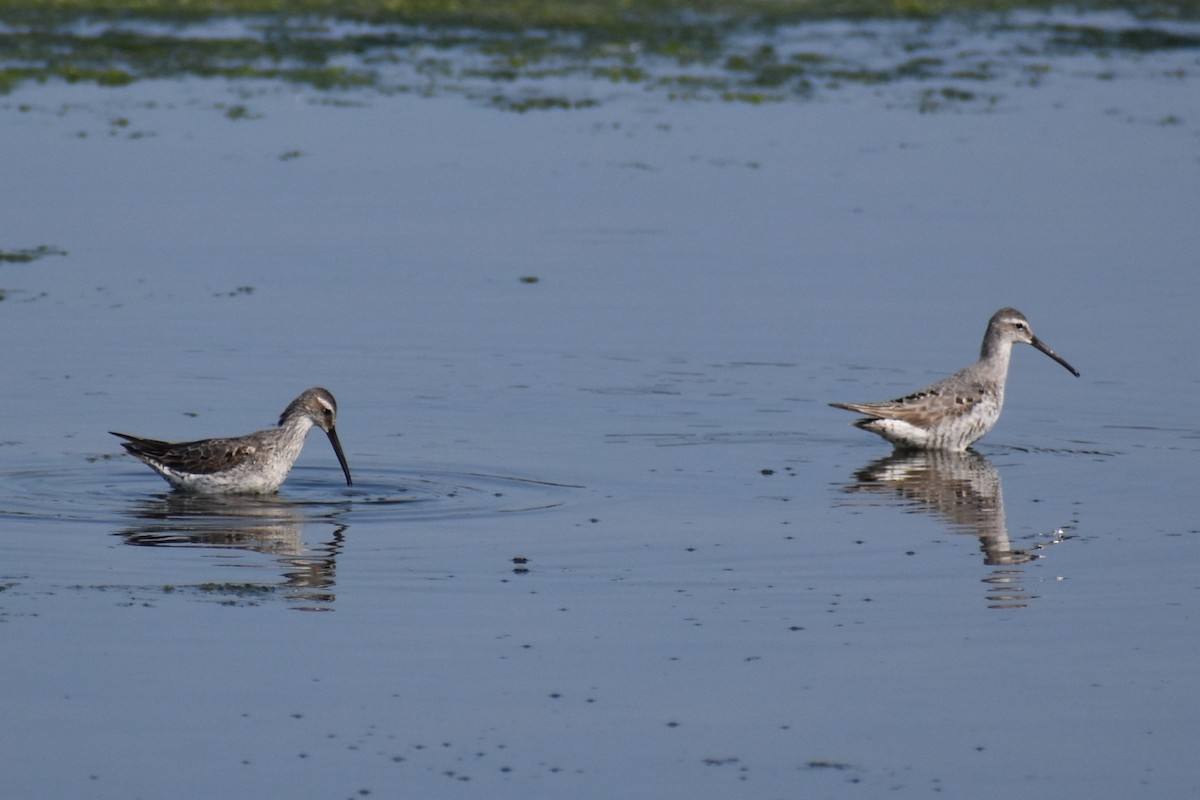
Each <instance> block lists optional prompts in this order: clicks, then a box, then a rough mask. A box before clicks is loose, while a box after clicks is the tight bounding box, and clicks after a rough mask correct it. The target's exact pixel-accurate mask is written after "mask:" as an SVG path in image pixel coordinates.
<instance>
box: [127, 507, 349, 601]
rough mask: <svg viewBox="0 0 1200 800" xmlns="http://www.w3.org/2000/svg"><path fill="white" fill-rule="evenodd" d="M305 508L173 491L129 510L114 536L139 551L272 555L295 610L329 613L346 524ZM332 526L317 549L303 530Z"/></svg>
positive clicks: (324, 510) (282, 586) (324, 512)
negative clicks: (186, 549)
mask: <svg viewBox="0 0 1200 800" xmlns="http://www.w3.org/2000/svg"><path fill="white" fill-rule="evenodd" d="M305 508H306V507H305V506H304V505H302V504H296V503H294V502H288V501H286V500H283V499H281V498H279V497H275V496H242V495H194V494H180V493H177V492H171V493H168V494H164V495H159V496H157V497H154V498H152V499H147V500H141V501H139V502H137V503H135V504H134V505H132V506H130V507H129V508H128V510H127V512H126V513H127V514H128V515H129V516H130V517H133V518H134V519H136V520H137V522H136V524H131V525H127V526H125V527H124V528H122V529H121V530H119V531H117V535H118V536H120V537H122V538H123V539H124V540H125V543H126V544H131V545H139V546H142V547H203V548H223V549H230V550H243V551H248V552H254V553H262V554H264V555H268V556H273V557H274V558H275V559H276V561H277V563H278V564H280V565H281V566H282V567H283V572H282V578H283V580H282V581H281V582H280V583H279V584H278V588H280V589H283V590H285V591H286V593H287V596H288V597H289V598H290V599H293V600H296V601H299V603H300V604H301V605H297V606H296V607H297V608H300V609H302V610H308V611H331V610H332V608H331V607H330V604H332V603H333V601H334V600H335V598H336V594H335V592H334V590H333V588H334V584H335V576H336V568H337V557H338V555H339V554H340V553H341V550H342V539H343V535H344V532H345V530H346V527H347V526H346V525H342V524H339V523H336V522H334V521H333V520H331V519H328V517H327V513H326V512H327V511H328V509H322V512H321V513H319V514H315V515H313V514H305V513H303V512H304V510H305ZM320 524H324V525H331V526H332V527H333V530H332V532H331V533H329V534H327V535H326V536H325V537H323V539H322V541H320V542H319V543H315V544H309V543H306V542H305V540H304V531H305V529H306V528H311V527H312V526H315V525H320Z"/></svg>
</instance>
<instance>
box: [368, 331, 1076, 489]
mask: <svg viewBox="0 0 1200 800" xmlns="http://www.w3.org/2000/svg"><path fill="white" fill-rule="evenodd" d="M1030 344H1031V345H1033V346H1034V347H1036V348H1037V349H1038V350H1041V351H1042V352H1043V353H1045V354H1046V355H1048V356H1050V357H1051V358H1053V359H1054V360H1055V361H1057V362H1058V363H1060V364H1062V365H1063V366H1064V367H1066V368H1067V372H1069V373H1071V374H1072V375H1074V376H1075V377H1076V378H1078V377H1079V370H1077V369H1075V368H1074V367H1072V366H1071V365H1070V364H1068V363H1067V360H1066V359H1065V358H1063V357H1062V356H1060V355H1059V354H1058V353H1056V352H1054V351H1053V350H1051V349H1050V348H1049V347H1047V346H1046V343H1045V342H1043V341H1042V340H1041V339H1039V338H1037V337H1036V336H1034V337H1033V341H1031V342H1030ZM346 477H347V478H349V477H350V473H349V472H347V473H346Z"/></svg>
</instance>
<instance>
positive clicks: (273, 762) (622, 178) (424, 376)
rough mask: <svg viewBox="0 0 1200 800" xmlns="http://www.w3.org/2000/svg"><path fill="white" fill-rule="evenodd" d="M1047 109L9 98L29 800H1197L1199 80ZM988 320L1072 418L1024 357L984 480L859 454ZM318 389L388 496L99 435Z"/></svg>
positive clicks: (1, 496)
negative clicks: (214, 492) (870, 406)
mask: <svg viewBox="0 0 1200 800" xmlns="http://www.w3.org/2000/svg"><path fill="white" fill-rule="evenodd" d="M1084 22H1085V23H1086V24H1088V25H1094V26H1096V27H1097V28H1098V29H1107V28H1112V27H1114V26H1115V27H1117V28H1119V27H1120V26H1122V25H1127V26H1137V27H1139V28H1140V27H1141V26H1143V25H1147V24H1149V23H1143V22H1136V21H1132V20H1129V19H1125V18H1122V17H1096V18H1088V19H1085V20H1084ZM905 24H906V23H881V22H873V23H861V24H858V25H848V24H847V25H843V24H833V23H831V24H828V25H826V26H824V27H818V28H813V29H808V28H804V27H803V26H801V27H799V28H795V29H789V30H786V31H781V32H778V33H777V34H775V35H776V36H779V37H781V39H780V43H777V45H776V46H778V47H781V48H782V47H784V46H786V42H788V41H805V37H810V39H812V40H814V41H815V40H817V39H819V40H820V41H821V42H824V43H825V44H826V46H828V47H833V48H837V47H846V48H851V47H857V48H865V49H866V50H871V49H872V48H879V50H880V51H886V50H888V49H889V48H902V45H903V41H904V40H905V37H906V36H908V35H909V33H908V31H909V28H905V27H904V26H905ZM1039 24H1040V23H1039ZM945 25H946V26H947V27H946V28H944V29H943V28H938V27H937V26H936V25H935V26H934V27H932V28H926V29H925V31H926V34H927V36H926V38H927V40H930V41H934V42H942V43H943V44H944V46H945V47H946V48H949V49H953V50H954V52H956V53H962V52H966V51H970V50H971V49H972V48H975V49H976V50H977V51H979V52H984V51H987V50H988V49H989V48H996V47H1003V46H1004V42H1006V41H1009V40H1006V39H1005V38H1004V36H1005V35H1008V36H1013V37H1018V36H1019V35H1020V34H1015V33H1009V34H1004V35H1001V34H994V35H993V34H989V33H987V32H986V29H979V30H976V29H960V28H958V27H955V24H954V23H945ZM1180 28H1182V29H1183V30H1184V31H1185V33H1187V34H1188V35H1193V36H1194V35H1195V31H1189V30H1187V29H1186V26H1178V27H1177V28H1175V29H1176V30H1178V29H1180ZM814 31H815V32H814ZM838 37H842V38H840V39H839V38H838ZM998 42H999V44H997V43H998ZM806 46H815V45H811V42H810V43H809V44H808V45H806ZM1009 46H1010V47H1011V48H1012V49H1013V50H1015V51H1019V50H1020V47H1019V46H1018V45H1017V44H1012V43H1011V42H1009ZM448 58H451V59H453V54H452V53H451V54H450V55H449V56H448ZM1035 61H1036V63H1035V64H1030V65H1023V64H1020V63H1015V64H1009V65H1008V66H1007V67H1006V68H1005V69H1001V70H999V71H998V75H997V76H995V77H994V78H993V79H992V80H990V81H988V82H987V84H986V86H984V87H983V89H976V90H975V91H976V92H977V94H980V95H981V96H976V97H974V98H973V99H971V100H970V101H969V102H950V100H953V99H955V98H957V97H958V96H957V95H954V94H952V93H949V92H944V93H940V94H937V95H936V96H935V97H934V98H933V99H937V98H944V99H946V100H947V102H945V103H933V102H932V101H931V96H930V94H929V92H928V91H927V90H928V89H929V84H928V82H923V81H921V80H919V79H915V80H912V81H905V80H898V81H892V82H889V83H887V84H885V85H873V84H871V83H854V82H840V83H839V82H838V81H836V80H835V79H833V78H829V79H828V80H826V81H825V82H823V83H821V84H820V85H819V86H818V87H817V89H816V90H815V91H812V92H806V93H803V94H802V95H797V96H796V97H793V98H785V99H782V100H779V99H775V100H771V101H769V102H744V101H739V100H737V99H732V100H731V99H727V98H726V99H722V98H721V97H694V98H680V97H678V96H675V95H673V94H671V93H670V92H668V91H666V90H663V89H656V88H653V87H648V86H643V85H625V84H619V83H612V82H609V81H599V80H598V81H595V82H588V81H579V82H578V83H577V84H575V85H573V86H572V91H575V92H577V93H580V94H582V95H583V96H587V97H589V98H591V99H592V100H594V101H595V102H590V103H587V104H579V107H574V108H565V109H541V110H533V111H528V112H526V113H515V112H512V111H505V110H501V109H498V108H497V107H496V105H495V104H494V103H492V102H488V101H487V100H486V98H487V96H488V91H487V90H486V86H485V87H484V89H479V90H475V89H471V88H470V87H467V89H466V90H462V91H460V90H459V89H460V88H462V87H452V88H451V89H447V90H438V91H429V92H410V91H404V92H379V91H375V90H372V89H361V90H354V89H345V90H339V91H334V92H329V91H324V90H321V89H316V88H312V87H310V86H305V85H302V84H295V83H285V82H278V83H277V82H271V81H258V82H248V81H225V80H215V79H209V80H205V79H199V78H175V79H169V80H144V81H138V82H135V83H133V84H131V85H128V86H122V87H104V86H95V85H87V84H67V83H62V82H56V81H48V82H44V83H32V82H31V83H28V84H22V85H19V86H17V87H15V88H13V90H12V91H11V92H10V93H9V94H7V95H5V96H3V97H2V98H0V150H2V151H3V153H4V156H3V166H2V167H0V174H3V185H4V189H5V191H4V199H3V201H2V203H3V204H2V207H0V212H2V213H0V220H2V221H0V250H2V251H5V252H8V253H13V252H16V251H26V252H27V254H30V255H34V256H40V257H35V258H33V259H32V260H30V261H27V262H24V263H21V262H16V261H14V262H9V263H0V287H2V288H3V291H4V301H3V302H2V303H0V336H2V337H3V342H4V346H3V349H2V350H0V353H2V355H0V370H2V372H3V376H4V377H3V386H4V399H5V402H4V411H3V416H2V417H0V419H2V420H3V424H2V429H0V473H2V474H0V589H2V590H3V591H0V622H2V624H0V642H3V644H2V645H0V649H2V652H3V665H4V666H3V668H2V669H3V673H2V674H3V676H4V685H5V687H6V688H5V689H4V690H3V692H0V708H2V718H3V720H4V724H3V726H0V752H3V753H4V760H5V762H6V766H5V767H4V769H3V776H2V777H0V785H2V786H3V788H4V794H5V795H6V796H11V797H95V798H110V797H111V798H118V797H119V798H132V797H163V796H187V797H213V798H215V797H222V798H227V797H242V796H277V795H284V794H286V795H288V796H292V797H297V798H310V797H311V798H329V797H361V796H375V797H401V796H404V797H433V796H438V797H451V796H455V797H457V796H463V797H518V796H519V797H523V798H531V797H546V798H550V797H554V798H558V797H616V796H624V797H650V796H653V797H693V798H696V797H714V798H715V797H732V796H737V797H797V796H812V797H871V796H880V795H881V794H883V793H885V792H886V793H887V794H889V795H891V796H903V797H908V796H924V795H928V794H934V793H939V792H940V793H942V794H944V795H945V796H953V797H1010V796H1025V797H1088V798H1097V797H1133V796H1153V797H1182V796H1190V795H1192V794H1193V793H1195V792H1196V791H1197V790H1198V789H1200V775H1198V773H1197V769H1196V766H1195V754H1196V752H1197V749H1198V747H1200V680H1198V679H1197V675H1196V670H1195V664H1196V661H1197V658H1198V656H1200V646H1198V642H1197V632H1198V628H1197V625H1198V622H1197V620H1198V615H1200V583H1198V581H1197V578H1196V564H1197V559H1198V558H1200V523H1198V521H1197V504H1196V501H1195V500H1194V497H1193V495H1194V492H1193V488H1192V485H1193V483H1194V481H1193V479H1192V476H1193V474H1194V471H1195V468H1196V465H1197V453H1198V451H1200V425H1197V423H1196V422H1195V419H1194V414H1193V412H1192V409H1191V407H1190V406H1191V401H1192V399H1193V398H1194V397H1195V395H1196V392H1197V388H1198V386H1197V382H1198V380H1197V379H1198V375H1200V370H1198V367H1200V360H1198V358H1197V355H1196V344H1197V340H1198V333H1200V327H1198V325H1197V322H1196V315H1195V307H1196V303H1197V299H1198V298H1200V269H1198V267H1200V263H1198V258H1200V224H1197V220H1198V217H1197V209H1200V92H1198V91H1197V86H1198V84H1197V76H1198V73H1200V56H1198V52H1197V50H1196V49H1195V48H1194V47H1174V48H1166V49H1163V50H1154V51H1149V52H1147V51H1136V52H1126V51H1121V50H1114V51H1107V50H1106V51H1104V52H1087V53H1066V54H1061V55H1051V56H1045V57H1039V58H1038V59H1036V60H1035ZM572 80H579V79H578V78H577V77H575V78H572ZM941 85H942V84H937V86H939V87H940V86H941ZM939 92H940V89H939ZM982 95H986V97H983V96H982ZM231 110H234V111H235V112H236V113H231ZM41 247H44V248H47V249H46V250H41V251H38V250H37V248H41ZM535 279H536V280H535ZM1006 305H1012V306H1015V307H1017V308H1019V309H1021V310H1022V311H1023V312H1025V313H1026V315H1027V316H1028V317H1029V318H1030V320H1031V322H1032V325H1033V328H1034V330H1035V331H1036V332H1037V333H1038V334H1039V335H1040V336H1041V337H1042V338H1043V339H1045V340H1046V341H1047V342H1048V343H1049V344H1050V345H1051V346H1052V347H1054V348H1055V349H1056V350H1057V351H1058V352H1059V353H1061V354H1062V355H1063V356H1064V357H1065V358H1067V359H1068V360H1069V361H1071V362H1072V363H1073V364H1074V365H1075V366H1076V367H1078V368H1079V370H1080V371H1081V373H1082V377H1081V378H1079V379H1076V378H1073V377H1072V376H1071V375H1069V374H1068V373H1067V372H1066V371H1064V370H1063V369H1062V368H1061V367H1059V366H1058V365H1056V364H1054V363H1053V362H1052V361H1050V360H1049V359H1047V358H1045V357H1044V356H1042V355H1040V354H1039V353H1037V352H1036V351H1034V350H1033V349H1031V348H1025V347H1020V348H1018V349H1017V350H1016V352H1015V354H1014V361H1013V365H1012V370H1011V374H1010V384H1009V390H1008V397H1007V404H1006V408H1005V411H1004V415H1003V417H1002V418H1001V421H1000V423H999V425H998V426H997V427H996V429H995V430H993V432H992V433H991V434H990V435H989V436H988V437H987V438H985V439H984V440H983V441H982V442H981V443H980V444H979V446H978V447H977V451H978V453H977V454H976V455H969V456H965V457H960V458H952V457H947V458H938V459H915V460H914V459H909V460H888V459H887V457H888V456H889V453H890V449H889V447H888V446H887V444H886V443H885V442H883V441H882V440H880V439H878V438H876V437H873V436H870V435H868V434H866V433H863V432H860V431H857V430H855V429H854V428H852V427H851V426H850V425H849V422H850V421H851V420H852V419H853V417H851V416H850V415H848V414H846V413H845V412H841V411H838V410H835V409H831V408H829V407H828V406H827V405H826V404H827V403H828V402H829V401H834V400H880V399H886V398H889V397H894V396H898V395H901V394H904V393H906V392H907V391H909V390H911V389H915V388H918V387H920V386H922V385H924V384H926V383H929V382H930V381H932V380H934V379H936V378H939V377H942V376H944V375H946V374H948V373H949V372H951V371H952V370H954V369H957V368H959V367H962V366H965V365H966V364H968V363H970V362H971V361H972V360H974V359H975V358H976V356H977V354H978V348H979V342H980V339H981V337H982V334H983V329H984V325H985V323H986V321H987V319H988V317H989V315H990V314H991V313H992V312H994V311H995V310H996V309H997V308H999V307H1001V306H1006ZM312 385H323V386H326V387H328V388H329V389H330V390H332V391H333V392H334V394H335V395H336V396H337V398H338V401H339V407H340V419H339V430H340V433H341V438H342V442H343V444H344V446H345V449H346V452H347V456H348V459H349V462H350V467H351V469H352V471H353V473H354V476H355V485H354V486H353V487H352V488H348V487H346V486H345V485H344V483H343V482H342V480H341V474H340V471H339V469H338V466H337V463H336V461H335V459H334V456H333V453H332V452H331V450H330V448H329V447H328V444H327V443H326V442H325V441H324V440H323V437H320V436H319V435H315V436H313V437H312V439H311V441H310V442H309V445H308V447H307V449H306V451H305V453H304V454H303V455H302V457H301V460H300V462H299V464H298V466H297V468H296V470H295V471H294V472H293V474H292V476H291V478H290V479H289V480H288V482H287V483H285V484H284V487H283V489H282V490H281V492H280V494H279V495H278V496H277V497H274V498H266V499H260V500H230V501H225V502H210V503H204V502H198V501H192V500H188V499H186V498H179V497H174V496H171V495H169V494H168V493H167V492H166V489H167V487H166V484H165V483H163V482H162V481H161V480H160V479H159V478H157V477H156V476H155V475H154V474H153V473H151V472H150V471H149V470H148V469H146V468H145V467H144V466H142V465H141V464H138V463H137V462H135V461H133V460H132V459H130V458H127V457H125V456H123V455H120V449H119V447H118V446H117V442H116V441H115V440H114V439H112V437H110V436H109V435H108V433H107V431H109V430H123V431H128V432H131V433H135V434H142V435H148V436H153V437H158V438H166V439H190V438H201V437H205V436H214V435H229V434H238V433H245V432H249V431H251V430H255V429H258V428H261V427H266V426H268V425H270V424H271V423H272V422H273V421H274V420H275V418H276V417H277V416H278V414H279V412H280V411H281V410H282V409H283V407H284V406H285V405H286V404H287V402H288V401H290V400H291V399H292V398H293V397H294V396H295V395H296V394H298V393H299V392H300V391H301V390H303V389H305V388H307V387H309V386H312ZM301 612H320V613H301Z"/></svg>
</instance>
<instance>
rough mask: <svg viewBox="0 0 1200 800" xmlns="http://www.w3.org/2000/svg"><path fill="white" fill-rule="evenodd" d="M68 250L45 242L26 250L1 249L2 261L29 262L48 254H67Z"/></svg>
mask: <svg viewBox="0 0 1200 800" xmlns="http://www.w3.org/2000/svg"><path fill="white" fill-rule="evenodd" d="M66 254H67V251H66V250H63V249H62V248H60V247H54V246H53V245H48V244H43V245H39V246H37V247H30V248H27V249H25V250H0V263H4V262H7V263H9V264H28V263H29V262H30V261H37V260H38V259H39V258H44V257H46V256H65V255H66Z"/></svg>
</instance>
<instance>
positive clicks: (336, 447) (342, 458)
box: [325, 356, 1078, 486]
mask: <svg viewBox="0 0 1200 800" xmlns="http://www.w3.org/2000/svg"><path fill="white" fill-rule="evenodd" d="M1054 357H1055V358H1058V356H1054ZM1064 363H1065V362H1064ZM1076 374H1078V373H1076ZM325 433H327V434H329V443H330V444H332V445H333V452H335V453H337V457H338V463H339V464H341V465H342V472H344V473H346V485H347V486H353V485H354V481H352V480H350V467H349V465H348V464H346V454H345V453H343V452H342V443H341V442H339V441H338V438H337V430H336V429H335V428H334V427H333V426H330V428H329V430H327V431H325Z"/></svg>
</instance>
